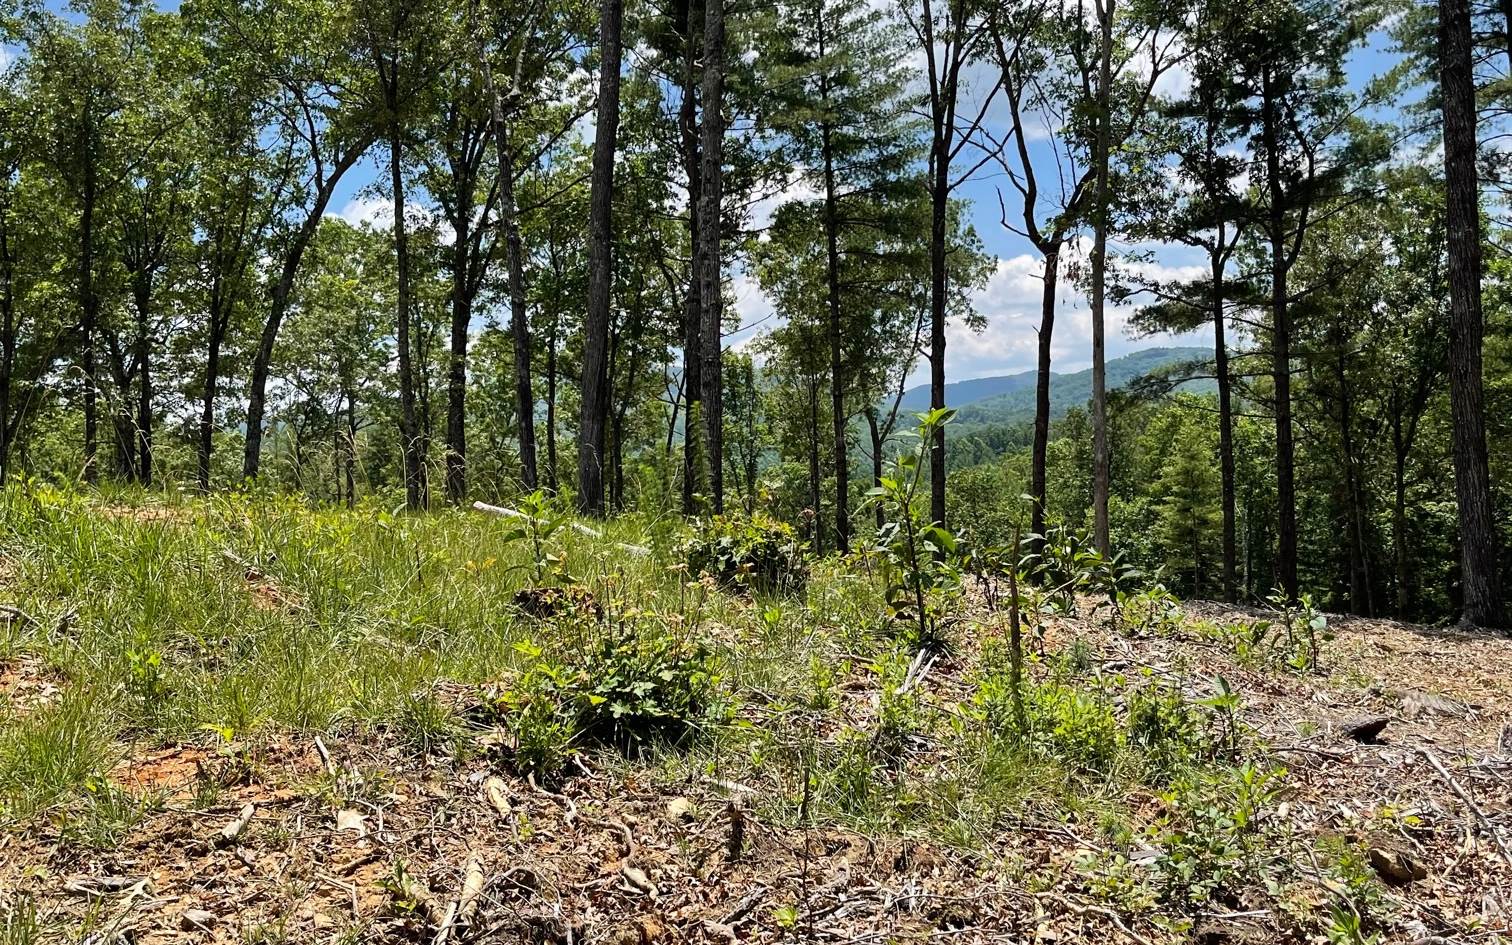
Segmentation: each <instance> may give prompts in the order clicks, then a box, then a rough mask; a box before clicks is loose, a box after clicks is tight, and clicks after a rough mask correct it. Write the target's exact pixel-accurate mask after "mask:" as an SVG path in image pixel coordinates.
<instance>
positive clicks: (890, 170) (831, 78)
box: [774, 0, 919, 552]
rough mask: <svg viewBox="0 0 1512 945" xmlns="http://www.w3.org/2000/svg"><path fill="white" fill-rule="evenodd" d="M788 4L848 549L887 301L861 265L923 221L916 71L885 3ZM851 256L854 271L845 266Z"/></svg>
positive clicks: (785, 115) (789, 104)
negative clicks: (857, 396)
mask: <svg viewBox="0 0 1512 945" xmlns="http://www.w3.org/2000/svg"><path fill="white" fill-rule="evenodd" d="M780 9H781V11H782V12H783V13H784V14H786V17H785V19H786V21H787V22H789V23H790V24H792V29H791V30H790V31H789V32H788V33H787V36H788V42H789V44H790V45H789V46H788V47H787V48H786V49H784V50H783V53H784V54H785V56H784V58H785V59H787V61H785V62H783V64H782V68H781V70H780V72H778V74H777V75H776V76H775V77H774V78H775V80H776V84H777V85H778V87H779V88H782V89H783V90H784V91H785V92H786V94H787V98H786V99H785V101H784V102H783V107H782V108H781V109H780V110H779V112H778V114H779V119H778V120H779V121H780V123H781V124H780V126H779V127H780V128H781V131H782V133H783V136H784V138H785V139H786V140H787V142H789V154H788V158H789V159H790V160H792V161H794V162H795V164H796V165H797V166H798V167H799V168H801V169H803V171H802V176H801V177H800V179H801V180H804V182H805V183H807V184H809V185H810V186H811V187H813V188H814V189H815V190H817V191H818V192H819V194H820V199H819V201H818V206H817V207H814V208H813V209H814V210H817V213H816V214H815V215H816V216H817V217H818V218H819V220H820V221H821V225H822V228H823V246H822V249H821V250H820V252H822V254H823V258H824V272H825V278H824V285H823V288H822V292H823V295H824V298H825V308H826V326H825V334H826V335H827V348H828V353H829V386H830V431H831V436H832V437H833V451H834V453H833V456H834V463H835V526H834V530H835V544H836V547H837V548H838V549H839V550H840V551H842V552H845V551H849V550H850V511H849V505H848V493H849V483H850V473H849V449H848V433H847V429H848V425H849V422H850V418H851V416H852V415H853V414H854V413H855V412H856V411H857V409H858V405H856V404H852V405H851V406H850V407H847V400H846V398H847V395H848V394H849V393H850V391H851V388H852V375H854V373H855V372H856V367H857V366H858V362H859V361H862V360H864V358H858V357H857V354H858V351H857V350H856V349H855V342H858V341H861V340H862V339H866V338H869V337H874V335H875V331H874V325H875V323H876V321H877V314H878V313H879V312H880V311H883V310H885V308H883V307H879V306H877V305H876V304H875V303H873V302H872V301H871V300H872V299H874V298H876V295H875V294H874V293H873V292H871V291H869V289H870V288H872V286H868V285H865V284H863V279H862V271H864V270H866V269H867V268H868V263H869V262H870V261H871V260H872V259H874V258H875V254H877V253H887V252H889V251H893V250H890V248H889V247H888V246H886V245H885V244H886V243H887V242H889V241H895V242H901V241H900V240H897V239H896V235H895V234H897V232H898V228H899V226H900V225H910V226H911V225H913V224H914V223H915V222H916V220H914V219H913V218H911V217H910V216H909V215H908V213H907V212H906V211H904V210H902V209H901V208H900V207H899V206H898V205H899V204H903V203H905V202H906V201H907V200H908V196H907V192H908V191H909V190H911V189H912V188H914V187H916V186H917V183H918V182H917V180H916V179H915V178H913V177H912V176H911V175H910V174H909V171H910V169H911V166H912V165H913V163H914V162H915V161H916V159H917V157H918V156H919V155H918V148H917V146H916V144H915V141H916V137H917V131H918V130H919V129H918V128H917V126H916V124H915V122H914V120H913V119H912V118H911V117H910V115H909V111H908V104H909V103H908V101H907V100H906V98H905V92H906V89H907V86H908V79H909V77H908V75H907V73H906V72H905V71H904V70H903V69H902V68H901V67H900V66H899V63H900V62H901V61H902V47H901V42H900V39H901V37H899V36H898V34H897V32H896V30H895V29H894V28H893V26H892V25H891V24H890V23H888V22H887V21H886V19H885V18H884V16H883V14H882V13H881V12H880V11H878V10H876V9H874V8H871V7H868V6H867V5H866V4H865V3H863V2H860V0H809V2H807V3H802V4H794V5H792V6H790V7H782V8H780ZM808 209H809V208H805V211H807V210H808ZM861 231H870V232H869V233H867V232H861ZM842 247H846V248H847V249H852V250H854V252H855V253H856V254H858V255H857V259H856V261H855V262H853V261H852V260H851V259H850V258H849V254H847V256H846V258H845V259H844V261H843V263H842ZM843 265H844V266H845V267H848V268H850V269H852V270H856V271H853V272H850V273H842V266H843ZM814 288H815V289H818V288H819V287H814ZM842 298H843V299H844V303H843V302H842ZM846 309H849V310H850V311H845V310H846ZM874 353H875V352H874Z"/></svg>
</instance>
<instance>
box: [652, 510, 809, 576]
mask: <svg viewBox="0 0 1512 945" xmlns="http://www.w3.org/2000/svg"><path fill="white" fill-rule="evenodd" d="M681 550H682V558H683V560H684V561H685V562H686V563H687V565H688V571H689V573H691V574H695V575H696V574H700V573H705V574H709V575H712V576H713V577H714V579H715V580H717V581H718V582H719V583H720V584H722V585H724V586H726V587H737V588H741V589H745V590H752V591H759V592H762V593H767V594H786V593H792V592H794V591H797V590H799V589H801V588H802V587H803V586H804V584H805V583H806V582H807V580H808V562H807V560H806V559H805V557H804V552H803V543H802V542H801V541H799V539H798V533H797V532H796V531H795V530H794V529H793V527H792V526H791V525H789V524H787V523H786V522H780V521H778V520H777V519H774V518H772V517H770V516H768V515H765V514H763V513H761V512H752V513H750V514H746V513H733V512H732V513H730V514H726V515H716V516H714V517H713V518H710V519H707V520H699V521H696V522H694V523H693V525H692V534H691V535H689V537H688V538H687V539H686V540H685V541H684V542H683V545H682V549H681Z"/></svg>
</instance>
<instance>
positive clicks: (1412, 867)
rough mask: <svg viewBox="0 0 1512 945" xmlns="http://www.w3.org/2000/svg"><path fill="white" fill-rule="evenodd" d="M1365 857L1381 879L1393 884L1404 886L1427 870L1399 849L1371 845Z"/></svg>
mask: <svg viewBox="0 0 1512 945" xmlns="http://www.w3.org/2000/svg"><path fill="white" fill-rule="evenodd" d="M1366 858H1367V859H1368V860H1369V861H1370V866H1371V868H1372V869H1374V870H1375V871H1376V873H1377V874H1379V875H1380V877H1381V879H1383V880H1385V881H1386V882H1388V883H1390V884H1391V885H1393V886H1405V885H1407V884H1408V883H1410V882H1412V881H1413V880H1415V879H1423V878H1424V877H1426V876H1427V875H1428V870H1427V869H1425V868H1424V867H1423V865H1422V864H1421V863H1419V862H1418V861H1416V860H1414V859H1413V858H1412V857H1410V856H1408V855H1407V854H1406V853H1405V852H1403V851H1401V850H1395V849H1389V848H1387V847H1371V848H1370V852H1369V853H1367V854H1366Z"/></svg>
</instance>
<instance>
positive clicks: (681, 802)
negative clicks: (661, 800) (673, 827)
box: [667, 797, 698, 823]
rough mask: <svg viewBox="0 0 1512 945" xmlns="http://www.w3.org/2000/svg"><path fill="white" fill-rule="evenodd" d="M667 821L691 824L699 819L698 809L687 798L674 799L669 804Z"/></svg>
mask: <svg viewBox="0 0 1512 945" xmlns="http://www.w3.org/2000/svg"><path fill="white" fill-rule="evenodd" d="M667 819H668V820H671V821H675V822H678V823H691V822H692V821H694V820H697V819H698V816H697V808H695V807H694V806H693V801H692V800H691V799H689V798H686V797H674V798H672V800H670V801H668V802H667Z"/></svg>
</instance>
